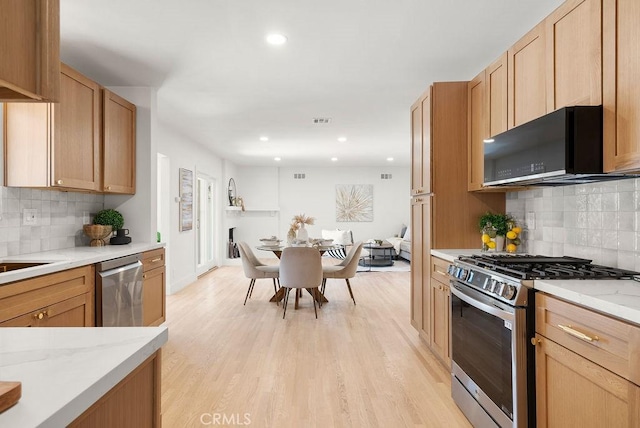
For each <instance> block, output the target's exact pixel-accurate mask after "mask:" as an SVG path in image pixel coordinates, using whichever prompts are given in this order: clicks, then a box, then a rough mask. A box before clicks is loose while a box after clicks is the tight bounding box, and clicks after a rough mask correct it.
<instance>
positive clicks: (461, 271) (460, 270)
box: [456, 268, 468, 281]
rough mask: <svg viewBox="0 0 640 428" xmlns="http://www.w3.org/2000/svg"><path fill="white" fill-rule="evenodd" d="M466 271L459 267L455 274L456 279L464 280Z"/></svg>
mask: <svg viewBox="0 0 640 428" xmlns="http://www.w3.org/2000/svg"><path fill="white" fill-rule="evenodd" d="M467 273H468V272H467V270H466V269H463V268H460V269H459V270H458V272H457V275H456V276H457V277H458V279H461V280H463V281H464V280H465V279H467Z"/></svg>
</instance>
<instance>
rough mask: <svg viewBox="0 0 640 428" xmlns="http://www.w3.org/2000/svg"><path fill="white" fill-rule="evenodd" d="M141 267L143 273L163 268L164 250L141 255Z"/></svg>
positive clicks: (159, 249) (160, 249)
mask: <svg viewBox="0 0 640 428" xmlns="http://www.w3.org/2000/svg"><path fill="white" fill-rule="evenodd" d="M142 265H143V269H144V272H146V271H148V270H151V269H155V268H158V267H160V266H164V248H158V249H157V250H151V251H147V252H145V253H142Z"/></svg>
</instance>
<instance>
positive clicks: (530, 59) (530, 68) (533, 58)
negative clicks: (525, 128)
mask: <svg viewBox="0 0 640 428" xmlns="http://www.w3.org/2000/svg"><path fill="white" fill-rule="evenodd" d="M507 55H508V69H507V74H508V79H509V87H508V93H507V98H508V107H509V111H508V122H509V123H508V125H509V128H513V127H515V126H518V125H522V124H523V123H526V122H529V121H530V120H533V119H536V118H538V117H540V116H542V115H544V114H545V113H546V102H545V43H544V22H541V23H540V24H538V25H537V26H536V27H535V28H534V29H533V30H531V31H530V32H529V33H527V34H526V35H525V36H524V37H523V38H522V39H520V40H519V41H518V42H517V43H516V44H515V45H514V46H513V47H512V48H511V49H509V50H508V52H507Z"/></svg>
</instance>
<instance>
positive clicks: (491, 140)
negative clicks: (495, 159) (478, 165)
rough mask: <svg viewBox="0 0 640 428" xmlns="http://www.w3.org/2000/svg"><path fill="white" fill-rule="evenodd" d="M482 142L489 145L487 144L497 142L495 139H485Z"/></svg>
mask: <svg viewBox="0 0 640 428" xmlns="http://www.w3.org/2000/svg"><path fill="white" fill-rule="evenodd" d="M482 141H483V142H485V143H487V144H490V143H493V142H494V141H496V140H494V139H493V138H485V139H484V140H482Z"/></svg>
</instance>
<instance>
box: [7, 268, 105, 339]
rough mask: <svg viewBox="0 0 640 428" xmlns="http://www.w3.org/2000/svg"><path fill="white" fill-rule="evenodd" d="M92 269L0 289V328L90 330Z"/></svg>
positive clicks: (19, 283)
mask: <svg viewBox="0 0 640 428" xmlns="http://www.w3.org/2000/svg"><path fill="white" fill-rule="evenodd" d="M94 283H95V281H94V268H93V265H91V266H85V267H81V268H76V269H70V270H66V271H62V272H57V273H53V274H50V275H43V276H39V277H36V278H33V279H28V280H24V281H16V282H13V283H10V284H6V285H3V286H2V287H0V326H1V327H93V326H95V320H94Z"/></svg>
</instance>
